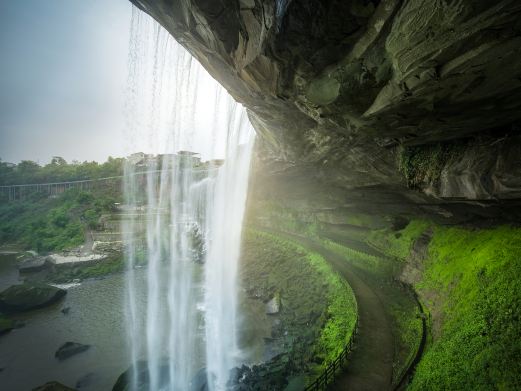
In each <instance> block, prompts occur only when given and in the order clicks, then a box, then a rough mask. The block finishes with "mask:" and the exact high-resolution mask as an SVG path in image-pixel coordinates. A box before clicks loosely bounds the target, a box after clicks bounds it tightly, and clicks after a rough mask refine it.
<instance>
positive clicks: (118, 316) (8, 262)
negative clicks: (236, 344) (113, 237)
mask: <svg viewBox="0 0 521 391" xmlns="http://www.w3.org/2000/svg"><path fill="white" fill-rule="evenodd" d="M136 277H137V280H136V285H135V288H136V291H137V292H138V294H137V297H139V298H140V300H139V302H138V306H139V307H138V310H139V312H140V313H142V314H145V313H146V311H145V309H146V295H145V291H146V289H145V280H146V272H145V269H140V270H136ZM125 278H126V276H125V274H123V273H122V274H114V275H110V276H106V277H105V278H103V279H97V280H86V281H83V282H81V283H80V284H73V285H71V286H69V287H68V288H67V291H68V292H67V295H66V296H65V298H64V299H63V300H62V301H60V302H58V303H55V304H53V305H51V306H49V307H46V308H43V309H39V310H35V311H30V312H26V313H23V314H17V315H14V316H12V318H13V319H15V320H17V321H19V322H22V323H24V324H25V326H24V327H21V328H18V329H15V330H12V331H11V332H10V333H8V334H5V335H3V336H0V368H1V371H0V389H1V390H9V391H18V390H20V391H25V390H32V389H33V388H34V387H37V386H39V385H42V384H44V383H46V382H48V381H52V380H55V381H59V382H61V383H63V384H65V385H67V386H69V387H73V388H75V387H76V388H77V389H79V390H88V391H104V390H111V389H112V386H113V385H114V383H115V382H116V380H117V378H118V376H119V375H120V374H121V373H122V372H123V371H125V370H126V369H127V368H128V367H129V365H130V359H129V356H130V354H129V351H128V347H127V340H126V331H125V330H126V328H125V313H124V296H125V286H126V282H125ZM19 282H20V280H19V276H18V271H17V269H16V267H15V257H14V256H13V255H10V256H9V257H2V260H0V291H1V290H3V289H5V288H6V287H8V286H10V285H12V284H14V283H19ZM246 303H248V304H246V305H245V306H244V307H246V309H244V310H243V316H244V321H243V330H242V332H243V333H242V334H243V338H242V339H243V342H244V344H245V345H247V346H245V349H244V351H245V357H244V362H245V363H253V362H259V361H262V357H263V354H264V353H263V350H264V338H266V337H268V336H269V333H270V328H271V320H270V319H269V318H268V317H267V316H266V315H265V311H264V306H263V305H262V303H255V302H253V301H249V299H246ZM67 307H69V308H70V310H69V312H68V313H67V314H63V313H62V312H61V310H62V309H63V308H67ZM202 331H203V330H202V328H201V335H200V338H199V340H200V341H201V343H202V339H203V338H204V335H202ZM67 341H73V342H79V343H82V344H88V345H91V348H90V349H89V350H87V351H86V352H84V353H80V354H77V355H75V356H72V357H71V358H69V359H66V360H64V361H59V360H58V359H56V358H55V357H54V354H55V352H56V350H57V349H58V348H59V347H60V346H61V345H62V344H64V343H65V342H67ZM196 360H197V362H194V365H193V367H194V371H196V370H197V369H199V368H200V367H202V366H204V357H203V356H202V355H200V356H199V357H197V358H196ZM78 382H81V384H78Z"/></svg>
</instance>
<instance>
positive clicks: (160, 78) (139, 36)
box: [122, 9, 254, 391]
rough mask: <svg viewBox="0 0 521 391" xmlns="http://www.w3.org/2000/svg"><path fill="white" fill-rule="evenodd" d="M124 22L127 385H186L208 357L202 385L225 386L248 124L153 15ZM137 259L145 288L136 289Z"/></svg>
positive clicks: (234, 317) (233, 345)
mask: <svg viewBox="0 0 521 391" xmlns="http://www.w3.org/2000/svg"><path fill="white" fill-rule="evenodd" d="M131 25H132V27H131V41H130V53H129V80H128V86H129V87H128V92H127V96H128V99H127V107H126V110H127V113H126V114H127V119H128V124H127V128H128V140H129V150H130V151H133V152H136V151H143V152H144V153H143V154H135V155H133V156H132V158H131V159H129V161H128V164H127V165H126V169H125V197H126V202H125V206H124V207H125V209H126V211H125V213H124V215H123V216H124V217H123V218H122V231H123V232H124V240H125V251H126V258H127V262H128V266H129V272H128V274H127V275H128V279H127V299H126V313H127V324H128V327H127V329H128V330H127V332H128V340H129V342H130V344H129V345H130V356H131V359H132V362H133V364H134V366H136V365H138V363H145V364H142V365H143V367H144V368H146V369H145V370H144V371H141V370H140V371H134V372H133V375H132V379H131V387H132V389H134V390H137V389H143V388H146V389H149V390H154V391H156V390H189V389H190V387H191V383H192V382H193V381H194V380H193V379H194V377H195V376H196V374H198V373H199V374H200V373H201V368H205V370H203V372H202V373H206V381H207V385H208V388H209V390H223V389H225V388H226V383H227V381H228V377H229V373H230V370H231V369H232V368H233V367H235V366H237V365H239V364H240V359H241V352H240V349H239V348H238V343H237V324H238V314H237V273H238V261H239V253H240V241H241V226H242V219H243V214H244V208H245V202H246V192H247V183H248V172H249V166H250V157H251V151H252V146H253V139H254V133H253V130H252V128H251V125H250V123H249V121H248V118H247V115H246V112H245V109H244V108H243V107H242V106H240V105H239V104H237V103H236V102H235V101H234V100H233V99H232V98H231V97H230V96H229V94H228V93H227V92H226V91H225V90H224V89H223V88H222V87H221V86H220V85H219V84H218V83H217V82H215V81H214V80H213V79H212V78H211V77H210V76H209V75H208V73H207V72H206V71H205V70H204V69H203V68H202V67H201V65H200V64H198V62H197V61H196V60H195V59H193V58H192V57H191V56H190V54H189V53H188V52H187V51H186V50H185V49H184V48H183V47H182V46H180V45H179V44H178V43H177V42H176V41H175V40H174V39H173V38H172V37H171V36H170V35H169V34H168V33H167V32H166V31H165V30H163V29H162V28H161V27H160V26H159V24H157V23H156V22H155V21H154V20H152V19H151V18H150V17H148V15H146V14H143V13H142V12H141V11H138V10H137V9H134V10H133V15H132V24H131ZM152 154H153V155H152ZM142 171H146V174H144V175H141V174H140V172H142ZM140 267H144V268H146V274H147V276H146V281H147V289H146V297H138V296H137V295H136V289H135V284H136V274H137V273H138V272H140V270H139V268H140ZM142 301H145V303H146V305H145V308H146V313H140V312H139V311H138V308H141V306H140V305H139V304H138V303H140V302H142ZM199 377H200V376H199Z"/></svg>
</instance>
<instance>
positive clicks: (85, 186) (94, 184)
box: [0, 166, 218, 201]
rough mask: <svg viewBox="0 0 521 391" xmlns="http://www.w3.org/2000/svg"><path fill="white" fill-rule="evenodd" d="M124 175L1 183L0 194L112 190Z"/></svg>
mask: <svg viewBox="0 0 521 391" xmlns="http://www.w3.org/2000/svg"><path fill="white" fill-rule="evenodd" d="M215 169H218V167H217V166H216V167H211V168H207V167H205V168H195V169H194V172H197V173H202V172H204V173H207V172H210V171H213V170H215ZM166 171H169V172H171V171H173V169H170V170H166ZM162 172H164V171H162V170H153V171H138V172H135V173H133V174H130V175H131V176H137V177H142V178H146V177H148V176H149V175H154V174H155V175H160V174H161V173H162ZM124 178H125V176H124V175H119V176H111V177H106V178H97V179H83V180H77V181H68V182H50V183H31V184H22V185H2V186H0V196H1V198H2V199H5V200H8V201H15V200H22V199H24V198H25V197H27V196H29V195H31V194H35V193H39V194H44V195H47V196H48V197H54V196H57V195H59V194H62V193H64V192H65V191H67V190H70V189H77V190H82V191H83V190H85V191H88V190H94V189H101V188H104V189H106V188H108V187H112V188H113V189H114V190H116V189H118V188H119V189H121V188H122V186H123V180H124Z"/></svg>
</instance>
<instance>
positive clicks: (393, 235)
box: [367, 220, 431, 259]
mask: <svg viewBox="0 0 521 391" xmlns="http://www.w3.org/2000/svg"><path fill="white" fill-rule="evenodd" d="M430 225H431V223H429V222H428V221H425V220H412V221H411V222H410V223H409V224H408V225H407V226H406V227H405V228H404V229H402V230H400V231H396V232H394V231H391V230H389V229H383V230H377V231H372V232H371V233H370V234H369V235H368V237H367V243H368V244H370V245H372V246H374V247H376V248H378V250H380V251H382V252H383V253H385V254H388V255H390V256H392V257H397V258H400V259H405V258H406V257H407V256H408V255H409V253H410V251H411V247H412V245H413V243H414V241H415V240H416V239H417V238H418V237H419V236H420V235H421V234H422V232H424V231H425V230H426V229H427V228H428V227H429V226H430Z"/></svg>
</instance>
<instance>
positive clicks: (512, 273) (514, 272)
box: [370, 221, 521, 390]
mask: <svg viewBox="0 0 521 391" xmlns="http://www.w3.org/2000/svg"><path fill="white" fill-rule="evenodd" d="M427 228H428V229H429V230H430V231H431V236H432V239H431V241H430V243H429V244H428V248H427V252H426V256H425V259H423V260H421V268H422V270H421V274H420V278H419V280H417V281H416V283H415V289H416V290H417V292H418V293H419V294H420V296H421V298H422V301H423V302H424V304H425V305H426V307H427V308H428V309H429V311H430V312H431V316H432V321H433V323H432V324H433V329H432V334H433V335H432V340H431V343H430V346H429V347H428V349H427V350H426V352H425V354H424V357H423V358H422V360H421V361H420V363H419V365H418V367H417V370H416V373H415V376H414V378H413V380H412V383H411V384H410V386H409V388H410V389H411V390H518V389H521V343H519V335H521V324H520V319H521V285H520V284H519V281H521V262H520V259H519V256H520V254H521V229H519V228H514V227H509V226H503V227H497V228H490V229H465V228H448V227H441V226H437V225H434V224H429V223H427V222H418V221H416V222H413V223H411V224H410V225H409V226H408V227H406V228H405V229H404V230H402V231H401V232H398V234H399V235H397V234H396V233H393V232H382V231H380V232H377V233H375V234H373V235H372V237H371V238H370V240H371V242H372V243H373V244H375V243H379V244H385V246H384V247H381V249H382V250H386V249H387V251H388V252H389V253H391V254H393V255H400V256H402V257H403V256H404V255H406V256H408V255H409V253H411V249H412V247H413V243H414V239H415V236H416V237H417V236H419V235H420V234H421V231H422V229H423V230H425V229H427ZM404 258H405V257H404ZM408 261H409V262H417V261H418V260H412V259H410V258H409V259H408Z"/></svg>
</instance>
